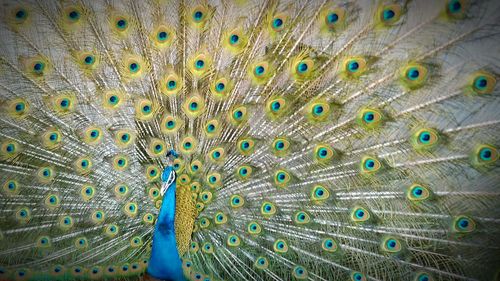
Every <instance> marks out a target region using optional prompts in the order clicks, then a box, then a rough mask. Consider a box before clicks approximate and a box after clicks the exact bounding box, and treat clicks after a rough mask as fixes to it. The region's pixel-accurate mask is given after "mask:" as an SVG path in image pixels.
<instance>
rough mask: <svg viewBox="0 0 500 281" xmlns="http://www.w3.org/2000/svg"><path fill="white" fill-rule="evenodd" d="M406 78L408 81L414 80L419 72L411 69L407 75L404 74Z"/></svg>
mask: <svg viewBox="0 0 500 281" xmlns="http://www.w3.org/2000/svg"><path fill="white" fill-rule="evenodd" d="M406 76H407V77H408V79H410V80H415V79H417V78H418V77H419V76H420V72H419V71H418V70H417V69H415V68H412V69H410V70H408V73H407V74H406Z"/></svg>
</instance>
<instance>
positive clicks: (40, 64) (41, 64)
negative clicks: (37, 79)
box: [33, 62, 44, 72]
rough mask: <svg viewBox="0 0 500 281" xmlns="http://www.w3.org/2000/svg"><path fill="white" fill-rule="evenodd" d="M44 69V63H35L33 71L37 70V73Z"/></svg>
mask: <svg viewBox="0 0 500 281" xmlns="http://www.w3.org/2000/svg"><path fill="white" fill-rule="evenodd" d="M43 67H44V65H43V63H40V62H37V63H35V65H33V70H35V72H41V71H42V70H43Z"/></svg>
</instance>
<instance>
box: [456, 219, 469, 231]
mask: <svg viewBox="0 0 500 281" xmlns="http://www.w3.org/2000/svg"><path fill="white" fill-rule="evenodd" d="M458 225H459V226H460V228H462V229H464V228H467V227H468V226H469V221H468V220H467V219H460V221H459V222H458Z"/></svg>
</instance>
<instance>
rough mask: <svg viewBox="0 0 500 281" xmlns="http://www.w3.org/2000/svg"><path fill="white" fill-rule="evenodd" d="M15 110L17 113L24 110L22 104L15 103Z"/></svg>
mask: <svg viewBox="0 0 500 281" xmlns="http://www.w3.org/2000/svg"><path fill="white" fill-rule="evenodd" d="M15 108H16V111H17V112H20V111H23V110H24V108H25V106H24V104H23V103H17V104H16V106H15Z"/></svg>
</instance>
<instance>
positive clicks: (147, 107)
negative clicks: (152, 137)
mask: <svg viewBox="0 0 500 281" xmlns="http://www.w3.org/2000/svg"><path fill="white" fill-rule="evenodd" d="M142 111H144V112H146V113H149V112H150V111H151V106H149V105H145V106H144V107H142Z"/></svg>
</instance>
